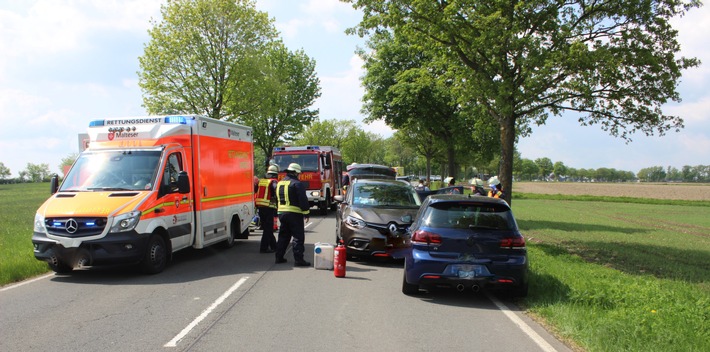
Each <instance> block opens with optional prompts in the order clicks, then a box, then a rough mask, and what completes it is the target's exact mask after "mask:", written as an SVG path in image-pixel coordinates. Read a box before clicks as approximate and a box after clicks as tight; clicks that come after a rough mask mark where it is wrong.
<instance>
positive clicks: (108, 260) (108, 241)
mask: <svg viewBox="0 0 710 352" xmlns="http://www.w3.org/2000/svg"><path fill="white" fill-rule="evenodd" d="M148 237H149V236H148V234H139V233H137V232H135V231H127V232H123V233H112V234H109V235H107V236H105V237H103V238H100V239H95V240H90V241H85V242H82V243H81V244H80V245H79V246H78V247H75V248H66V247H64V246H63V245H61V244H60V243H59V242H57V241H55V240H53V239H50V238H48V237H47V235H46V234H45V233H41V232H33V234H32V244H33V245H34V255H35V258H36V259H38V260H43V261H46V262H52V261H54V262H56V261H57V260H58V261H60V262H62V263H65V264H67V265H70V266H72V267H77V266H94V265H109V264H134V263H138V262H140V261H141V260H142V259H143V256H144V254H145V252H146V246H147V245H148Z"/></svg>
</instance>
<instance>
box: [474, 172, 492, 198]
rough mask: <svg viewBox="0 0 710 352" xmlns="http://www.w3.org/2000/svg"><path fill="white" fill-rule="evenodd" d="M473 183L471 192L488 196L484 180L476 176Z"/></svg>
mask: <svg viewBox="0 0 710 352" xmlns="http://www.w3.org/2000/svg"><path fill="white" fill-rule="evenodd" d="M471 181H472V182H471V183H472V185H471V194H473V195H476V196H486V195H488V194H487V193H486V190H485V189H484V188H483V180H481V179H480V178H478V177H475V178H474V179H473V180H471Z"/></svg>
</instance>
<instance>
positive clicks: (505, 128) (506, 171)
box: [498, 116, 515, 206]
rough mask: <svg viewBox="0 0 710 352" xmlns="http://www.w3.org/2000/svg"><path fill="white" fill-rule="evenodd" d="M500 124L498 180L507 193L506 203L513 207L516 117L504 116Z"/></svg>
mask: <svg viewBox="0 0 710 352" xmlns="http://www.w3.org/2000/svg"><path fill="white" fill-rule="evenodd" d="M499 123H500V142H501V143H500V145H501V153H500V167H499V171H498V179H499V180H500V183H501V185H503V190H504V192H505V201H506V202H508V204H510V206H513V203H512V201H511V199H512V193H513V152H514V151H515V117H514V116H504V117H502V118H501V119H500V120H499Z"/></svg>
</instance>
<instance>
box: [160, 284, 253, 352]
mask: <svg viewBox="0 0 710 352" xmlns="http://www.w3.org/2000/svg"><path fill="white" fill-rule="evenodd" d="M248 279H249V277H248V276H246V277H243V278H241V279H239V281H237V282H236V283H235V284H234V285H232V287H230V288H229V289H228V290H227V291H226V292H224V293H223V294H222V295H221V296H219V298H217V300H215V301H214V302H212V305H210V306H209V307H208V308H207V309H205V310H204V311H203V312H202V314H200V315H199V316H198V317H197V318H195V320H193V321H192V323H190V324H189V325H188V326H186V327H185V328H184V329H182V331H180V333H179V334H177V335H176V336H175V337H173V339H172V340H170V341H169V342H168V343H166V344H165V345H163V347H176V346H177V344H178V342H180V340H182V338H183V337H185V336H186V335H187V334H188V333H190V331H191V330H192V329H194V328H195V327H196V326H197V324H199V323H200V322H201V321H202V320H204V319H205V318H206V317H207V316H208V315H209V314H210V313H212V311H213V310H214V309H215V308H217V306H219V305H220V304H221V303H222V302H224V300H225V299H227V297H229V296H230V295H231V294H232V293H234V291H236V290H237V289H238V288H239V286H241V285H242V284H243V283H244V282H246V281H247V280H248Z"/></svg>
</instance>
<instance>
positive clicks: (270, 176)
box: [256, 165, 279, 253]
mask: <svg viewBox="0 0 710 352" xmlns="http://www.w3.org/2000/svg"><path fill="white" fill-rule="evenodd" d="M278 175H279V168H278V166H276V165H271V166H269V169H268V170H267V171H266V178H263V179H261V180H259V184H258V187H257V191H256V209H257V211H258V212H259V218H260V220H261V230H262V233H261V244H260V246H259V252H260V253H274V252H275V251H276V237H274V216H276V183H277V182H278V181H277V177H278Z"/></svg>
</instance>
